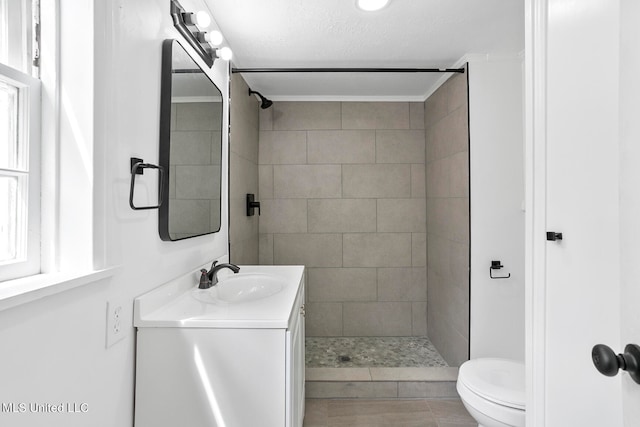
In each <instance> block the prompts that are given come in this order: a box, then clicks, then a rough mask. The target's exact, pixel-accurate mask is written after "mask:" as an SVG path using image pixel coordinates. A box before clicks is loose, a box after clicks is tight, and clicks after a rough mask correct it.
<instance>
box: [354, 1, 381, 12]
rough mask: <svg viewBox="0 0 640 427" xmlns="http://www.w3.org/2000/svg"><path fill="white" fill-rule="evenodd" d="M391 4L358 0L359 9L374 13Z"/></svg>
mask: <svg viewBox="0 0 640 427" xmlns="http://www.w3.org/2000/svg"><path fill="white" fill-rule="evenodd" d="M387 4H389V0H356V6H358V9H360V10H364V11H365V12H374V11H376V10H380V9H382V8H384V7H385V6H386V5H387Z"/></svg>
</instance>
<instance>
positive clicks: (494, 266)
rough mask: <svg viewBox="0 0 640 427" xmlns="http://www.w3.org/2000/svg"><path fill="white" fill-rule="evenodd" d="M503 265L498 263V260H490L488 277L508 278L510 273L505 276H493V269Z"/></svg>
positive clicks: (498, 268)
mask: <svg viewBox="0 0 640 427" xmlns="http://www.w3.org/2000/svg"><path fill="white" fill-rule="evenodd" d="M502 267H504V265H502V264H500V261H491V267H489V277H491V278H492V279H508V278H509V277H511V273H509V274H508V275H506V276H494V275H493V270H500V269H501V268H502Z"/></svg>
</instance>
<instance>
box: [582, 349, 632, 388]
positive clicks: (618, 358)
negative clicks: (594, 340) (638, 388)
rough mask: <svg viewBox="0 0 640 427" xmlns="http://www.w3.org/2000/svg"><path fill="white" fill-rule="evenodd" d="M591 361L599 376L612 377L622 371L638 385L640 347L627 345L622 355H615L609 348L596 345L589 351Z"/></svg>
mask: <svg viewBox="0 0 640 427" xmlns="http://www.w3.org/2000/svg"><path fill="white" fill-rule="evenodd" d="M591 359H592V360H593V364H594V365H595V367H596V369H597V370H598V371H599V372H600V373H601V374H603V375H606V376H608V377H613V376H615V375H616V374H617V373H618V370H620V369H622V370H623V371H627V372H629V375H630V376H631V378H632V379H633V380H634V381H635V382H637V383H638V384H640V346H637V345H635V344H627V346H626V347H625V348H624V354H618V355H616V354H615V353H614V351H613V350H612V349H611V347H609V346H606V345H604V344H597V345H595V346H594V347H593V350H591Z"/></svg>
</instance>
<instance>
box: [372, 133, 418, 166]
mask: <svg viewBox="0 0 640 427" xmlns="http://www.w3.org/2000/svg"><path fill="white" fill-rule="evenodd" d="M424 159H425V134H424V131H423V130H378V131H376V162H377V163H422V164H424Z"/></svg>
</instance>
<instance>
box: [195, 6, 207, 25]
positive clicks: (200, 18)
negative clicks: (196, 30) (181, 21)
mask: <svg viewBox="0 0 640 427" xmlns="http://www.w3.org/2000/svg"><path fill="white" fill-rule="evenodd" d="M194 18H195V19H194V23H195V24H196V25H197V26H198V27H200V28H208V27H209V25H211V17H210V16H209V14H208V13H207V12H205V11H204V10H201V11H199V12H196V13H195V17H194Z"/></svg>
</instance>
